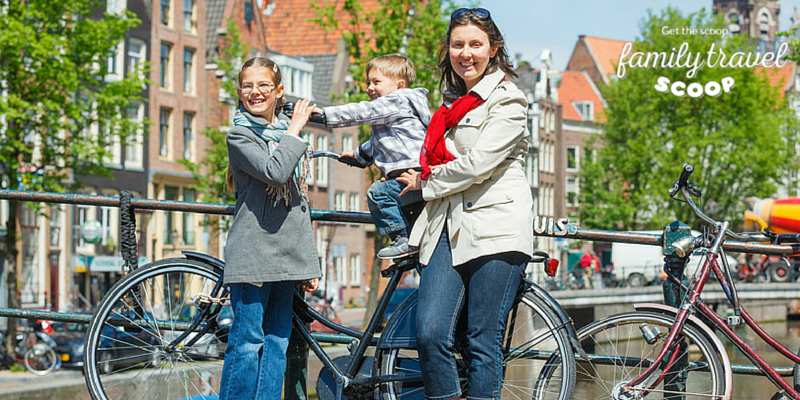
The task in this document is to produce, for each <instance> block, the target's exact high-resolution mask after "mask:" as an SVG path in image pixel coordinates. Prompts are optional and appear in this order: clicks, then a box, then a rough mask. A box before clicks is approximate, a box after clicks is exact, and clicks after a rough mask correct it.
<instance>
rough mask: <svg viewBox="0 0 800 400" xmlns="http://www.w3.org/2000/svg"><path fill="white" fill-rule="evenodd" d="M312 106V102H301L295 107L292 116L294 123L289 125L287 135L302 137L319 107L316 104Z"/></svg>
mask: <svg viewBox="0 0 800 400" xmlns="http://www.w3.org/2000/svg"><path fill="white" fill-rule="evenodd" d="M310 104H311V100H300V101H298V102H297V103H296V104H295V105H294V114H292V122H290V123H289V129H288V130H287V131H286V134H287V135H292V136H298V137H299V136H300V132H301V131H302V130H303V128H304V127H305V126H306V124H307V123H308V118H309V117H310V116H311V113H312V112H313V111H314V109H315V108H316V107H317V105H316V104H314V105H310Z"/></svg>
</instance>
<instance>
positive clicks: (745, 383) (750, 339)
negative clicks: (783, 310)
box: [720, 321, 800, 399]
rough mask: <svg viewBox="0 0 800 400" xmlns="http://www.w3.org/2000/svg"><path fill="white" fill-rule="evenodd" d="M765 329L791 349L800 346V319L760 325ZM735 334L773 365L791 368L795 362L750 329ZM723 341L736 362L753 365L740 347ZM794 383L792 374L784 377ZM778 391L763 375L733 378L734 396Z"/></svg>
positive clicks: (764, 395) (762, 395) (763, 396)
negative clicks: (740, 350)
mask: <svg viewBox="0 0 800 400" xmlns="http://www.w3.org/2000/svg"><path fill="white" fill-rule="evenodd" d="M760 325H761V327H762V328H764V330H765V331H766V332H767V333H768V334H769V335H770V336H772V337H773V338H775V339H776V340H777V341H778V342H780V343H781V344H783V345H784V346H786V348H788V349H789V350H790V351H792V352H797V350H798V349H800V321H780V322H772V323H762V324H760ZM736 333H738V334H739V336H741V337H742V338H743V339H744V340H745V342H747V344H748V345H749V346H751V347H752V348H753V349H754V350H755V351H756V353H758V355H759V356H761V357H762V358H764V359H765V360H767V361H768V362H769V363H770V364H771V365H772V366H773V367H791V366H792V365H793V364H792V362H791V361H789V360H788V359H786V358H785V357H784V356H782V355H781V354H780V353H778V352H777V351H776V350H775V349H773V348H772V347H770V346H769V345H768V344H766V343H764V341H763V340H761V338H759V337H758V335H756V333H755V332H753V331H752V330H751V329H750V328H748V327H744V328H738V329H737V330H736ZM720 338H721V339H722V342H723V343H724V344H725V345H726V347H727V348H728V356H729V357H730V358H731V363H733V364H747V365H749V364H750V360H748V359H747V358H746V357H745V356H744V355H743V354H742V353H741V352H739V350H738V349H737V348H736V347H734V346H733V344H731V343H730V341H729V340H727V339H726V338H725V337H724V336H722V335H720ZM785 379H786V381H787V382H789V383H791V382H792V377H791V376H789V377H785ZM777 392H778V388H777V387H776V386H775V385H773V384H772V382H770V381H769V380H767V378H765V377H763V376H750V375H735V376H734V378H733V398H734V399H769V398H771V397H772V395H774V394H775V393H777Z"/></svg>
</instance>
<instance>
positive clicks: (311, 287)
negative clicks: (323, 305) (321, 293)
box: [301, 278, 319, 292]
mask: <svg viewBox="0 0 800 400" xmlns="http://www.w3.org/2000/svg"><path fill="white" fill-rule="evenodd" d="M301 287H302V288H303V291H304V292H313V291H315V290H317V289H319V279H317V278H314V279H309V280H307V281H305V282H303V284H302V286H301Z"/></svg>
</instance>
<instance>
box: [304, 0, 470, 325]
mask: <svg viewBox="0 0 800 400" xmlns="http://www.w3.org/2000/svg"><path fill="white" fill-rule="evenodd" d="M312 7H313V8H314V9H316V10H317V17H316V18H314V19H313V21H314V22H316V23H317V24H318V25H319V26H321V27H323V28H325V29H327V30H329V31H338V32H341V35H342V38H343V39H344V41H345V44H346V48H347V52H348V54H349V55H350V60H351V64H350V67H349V71H350V73H351V74H352V76H353V77H354V79H355V80H356V81H360V82H364V81H365V80H366V66H367V62H368V61H369V60H371V59H372V58H374V57H377V56H380V55H384V54H390V53H403V54H404V55H405V56H406V57H408V58H409V59H411V61H412V62H414V66H415V68H416V72H417V78H416V80H415V82H414V85H413V86H415V87H424V88H426V89H428V91H429V92H430V95H429V98H428V101H429V104H431V105H438V104H440V103H441V100H440V99H441V94H440V93H439V90H438V88H439V75H438V74H437V70H436V66H437V64H438V59H437V57H438V54H439V45H440V43H441V42H442V40H443V39H444V38H445V37H446V35H447V22H448V21H447V16H449V15H450V12H451V11H452V10H453V9H454V8H455V4H454V2H453V1H450V0H445V1H439V0H432V1H418V0H381V1H380V2H379V5H378V7H377V8H376V9H374V10H372V11H365V10H364V7H363V6H362V4H361V2H359V1H358V0H345V2H344V4H343V5H342V10H344V12H345V14H346V18H344V19H342V18H337V15H336V7H337V6H336V3H335V2H326V3H325V4H319V3H312ZM344 97H345V100H346V101H348V102H356V101H364V100H369V97H368V96H367V93H366V86H365V85H355V88H354V90H353V91H352V92H350V93H347V94H346V96H344ZM367 139H369V129H368V127H362V129H361V134H360V136H359V141H360V142H364V141H366V140H367ZM369 171H370V172H369V173H370V177H371V178H372V179H373V180H375V179H376V178H377V176H376V175H377V170H376V169H374V168H373V169H370V170H369ZM386 243H387V241H386V238H384V237H380V236H377V235H376V237H375V240H374V241H373V246H374V248H375V253H376V254H377V252H378V250H379V249H380V248H382V247H383V246H385V245H386ZM380 264H381V260H380V259H378V258H377V257H376V258H374V259H373V260H372V268H371V273H370V283H369V287H371V288H377V287H378V285H379V283H380ZM377 302H378V291H377V290H370V291H369V294H368V297H367V311H366V316H365V318H364V326H366V324H367V323H369V316H371V315H372V313H373V312H374V310H375V307H376V306H377Z"/></svg>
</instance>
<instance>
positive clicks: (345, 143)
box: [342, 133, 355, 153]
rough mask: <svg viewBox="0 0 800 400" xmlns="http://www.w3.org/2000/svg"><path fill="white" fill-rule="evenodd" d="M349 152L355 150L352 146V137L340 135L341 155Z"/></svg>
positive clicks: (346, 134) (347, 134)
mask: <svg viewBox="0 0 800 400" xmlns="http://www.w3.org/2000/svg"><path fill="white" fill-rule="evenodd" d="M351 150H355V147H354V146H353V135H351V134H349V133H345V134H342V153H344V152H345V151H351Z"/></svg>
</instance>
